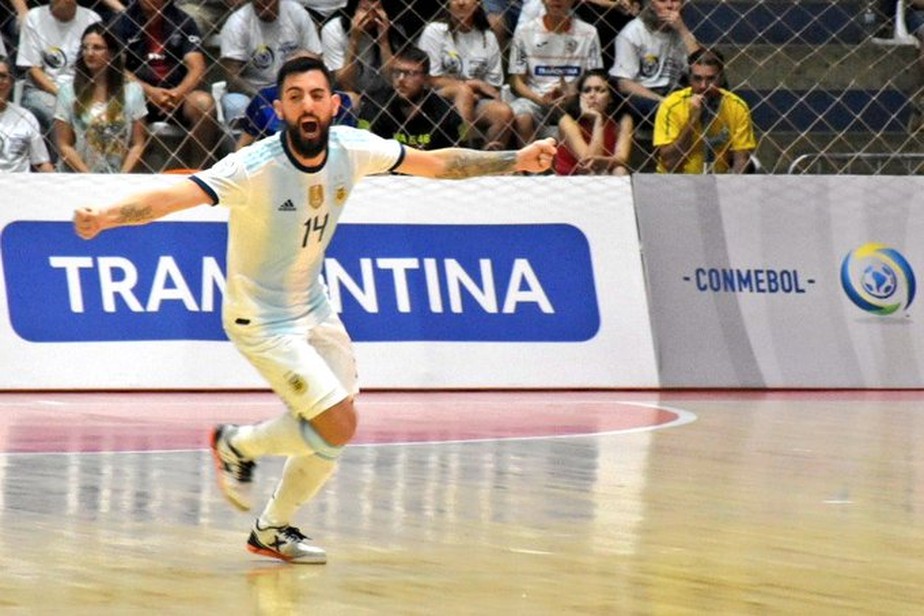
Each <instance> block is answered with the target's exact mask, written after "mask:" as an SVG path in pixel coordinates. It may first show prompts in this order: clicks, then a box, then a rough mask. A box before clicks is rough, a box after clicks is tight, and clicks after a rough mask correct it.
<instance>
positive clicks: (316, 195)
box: [308, 184, 324, 210]
mask: <svg viewBox="0 0 924 616" xmlns="http://www.w3.org/2000/svg"><path fill="white" fill-rule="evenodd" d="M323 204H324V187H323V186H321V185H320V184H313V185H311V186H309V187H308V205H310V206H311V207H312V208H313V209H315V210H316V209H318V208H319V207H321V206H322V205H323Z"/></svg>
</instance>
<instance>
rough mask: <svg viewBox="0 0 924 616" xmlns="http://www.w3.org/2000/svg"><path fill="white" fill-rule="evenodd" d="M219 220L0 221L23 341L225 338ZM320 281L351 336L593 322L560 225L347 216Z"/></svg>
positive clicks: (543, 334)
mask: <svg viewBox="0 0 924 616" xmlns="http://www.w3.org/2000/svg"><path fill="white" fill-rule="evenodd" d="M226 237H227V232H226V227H225V225H224V224H223V223H214V222H161V223H155V224H152V225H147V226H146V227H144V228H143V229H142V228H137V227H128V228H120V229H114V230H111V231H108V232H106V233H103V234H101V235H100V236H99V237H98V238H96V239H94V240H93V241H92V242H86V241H84V240H81V239H79V238H78V237H77V236H76V235H75V234H74V232H73V229H72V227H71V224H70V223H66V222H51V221H16V222H13V223H11V224H10V225H8V226H7V227H6V228H5V229H4V230H3V235H2V258H3V271H4V276H5V283H6V289H7V295H8V303H9V311H10V320H11V324H12V327H13V329H14V331H15V332H16V333H17V334H18V335H19V336H20V337H22V338H23V339H25V340H28V341H30V342H92V341H131V340H225V339H226V338H225V335H224V332H223V330H222V327H221V319H220V313H221V298H222V294H223V290H224V286H225V285H224V281H225V273H224V272H225V256H224V250H225V241H226ZM326 264H327V267H326V270H327V276H326V279H327V281H328V285H329V287H330V288H331V294H332V296H333V297H334V298H336V300H337V301H336V304H338V305H337V306H336V308H337V309H338V310H339V311H340V312H341V313H342V317H343V319H344V321H345V322H346V323H347V325H348V327H349V329H350V331H351V334H352V336H353V338H354V340H355V341H357V342H364V341H374V342H381V341H393V342H399V341H479V342H496V341H518V342H535V341H545V342H578V341H584V340H588V339H590V338H592V337H593V336H594V334H595V333H596V332H597V330H598V328H599V326H600V314H599V309H598V304H597V298H596V290H595V283H594V269H593V265H592V263H591V258H590V247H589V244H588V242H587V238H586V237H585V236H584V234H583V233H582V232H581V231H580V230H579V229H577V228H576V227H574V226H571V225H567V224H545V225H516V224H501V225H406V224H400V225H399V224H344V225H341V226H340V228H339V229H338V235H337V239H336V241H335V242H334V244H333V246H332V247H331V249H330V251H329V253H328V257H327V260H326Z"/></svg>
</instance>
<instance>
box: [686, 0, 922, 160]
mask: <svg viewBox="0 0 924 616" xmlns="http://www.w3.org/2000/svg"><path fill="white" fill-rule="evenodd" d="M864 7H865V3H864V2H862V1H861V0H843V1H839V2H830V1H820V0H810V1H807V2H798V3H795V2H783V1H777V0H767V1H764V2H755V1H753V0H751V1H744V0H731V1H728V2H721V1H718V0H695V1H693V2H689V3H688V4H687V7H686V8H685V9H684V10H685V16H686V18H687V22H688V23H689V24H690V27H691V29H693V31H694V32H695V34H696V35H697V37H698V39H699V40H700V41H701V42H702V43H703V44H705V45H711V46H715V47H717V48H719V49H720V50H722V51H723V53H724V55H725V57H726V58H727V59H728V67H727V71H726V74H727V77H728V79H729V81H730V85H731V87H732V89H733V90H734V91H736V92H737V93H739V94H740V95H741V96H742V97H743V98H744V99H745V100H746V101H748V103H749V104H750V105H751V108H752V113H753V117H754V122H755V125H756V127H757V129H758V133H759V138H760V145H759V147H758V155H759V156H760V158H761V160H762V161H763V163H764V165H765V166H766V167H767V168H768V170H769V171H771V172H776V173H785V172H786V170H787V168H788V167H789V165H790V164H791V163H792V161H793V160H794V159H795V158H797V157H799V156H801V155H803V154H806V153H811V152H813V151H824V152H831V151H834V152H837V151H843V152H854V151H861V152H864V153H875V152H893V151H897V152H903V151H910V152H914V151H918V152H919V151H921V149H922V138H924V137H922V135H915V134H912V133H910V131H909V126H910V125H911V124H912V122H913V117H914V115H915V113H917V110H916V108H915V106H914V100H913V97H914V93H915V91H916V89H917V88H918V87H920V84H919V81H918V80H919V79H920V76H919V74H918V71H919V70H920V69H919V67H918V64H917V50H916V49H914V48H913V47H911V46H897V45H892V46H881V45H877V44H875V43H876V39H873V38H871V37H870V34H871V33H870V32H869V31H868V30H865V29H864V27H863V24H862V22H861V19H860V17H861V14H862V11H863V8H864Z"/></svg>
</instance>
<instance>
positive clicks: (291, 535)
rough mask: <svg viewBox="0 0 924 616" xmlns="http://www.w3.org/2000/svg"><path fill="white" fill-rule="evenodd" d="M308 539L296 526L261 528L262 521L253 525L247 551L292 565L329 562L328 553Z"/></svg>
mask: <svg viewBox="0 0 924 616" xmlns="http://www.w3.org/2000/svg"><path fill="white" fill-rule="evenodd" d="M309 540H310V537H306V536H305V535H303V534H302V532H301V531H300V530H298V529H297V528H295V527H294V526H288V525H286V526H267V527H266V528H263V527H261V526H260V520H257V521H255V522H254V524H253V530H252V531H251V532H250V539H248V540H247V549H248V550H250V551H251V552H253V553H254V554H259V555H260V556H269V557H271V558H278V559H280V560H284V561H286V562H290V563H296V564H310V565H323V564H324V563H326V562H327V552H325V551H324V550H322V549H321V548H319V547H318V546H316V545H312V544H311V543H309Z"/></svg>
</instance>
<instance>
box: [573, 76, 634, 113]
mask: <svg viewBox="0 0 924 616" xmlns="http://www.w3.org/2000/svg"><path fill="white" fill-rule="evenodd" d="M591 77H599V78H600V79H602V80H603V82H604V83H606V88H607V90H608V91H609V93H610V102H609V104H608V105H607V106H606V109H604V110H603V113H604V115H605V116H606V117H608V118H612V119H615V117H616V113H617V112H618V111H619V109H620V108H621V107H622V102H623V99H622V96H620V94H619V92H618V90H617V89H616V87H615V84H614V83H613V80H612V79H611V78H610V76H609V74H608V73H607V72H606V69H602V68H592V69H590V70H587V71H584V73H583V74H582V75H581V76H580V77H578V80H577V82H576V83H575V84H574V85H575V87H576V89H577V93H578V95H577V96H576V97H575V99H574V101H572V103H571V104H570V105H568V108H567V109H566V111H567V112H568V115H570V116H571V117H572V118H579V117H581V89H583V87H584V83H585V82H586V81H587V80H588V79H590V78H591Z"/></svg>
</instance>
